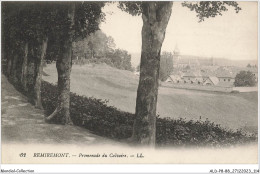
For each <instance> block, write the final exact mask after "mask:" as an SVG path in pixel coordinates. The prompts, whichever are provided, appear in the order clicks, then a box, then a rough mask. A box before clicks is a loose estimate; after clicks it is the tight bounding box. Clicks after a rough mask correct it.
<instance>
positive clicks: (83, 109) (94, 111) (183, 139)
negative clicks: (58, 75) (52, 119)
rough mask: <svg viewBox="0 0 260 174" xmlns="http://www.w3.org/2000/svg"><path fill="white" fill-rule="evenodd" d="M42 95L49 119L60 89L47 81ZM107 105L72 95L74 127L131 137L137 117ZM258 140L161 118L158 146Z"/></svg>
mask: <svg viewBox="0 0 260 174" xmlns="http://www.w3.org/2000/svg"><path fill="white" fill-rule="evenodd" d="M41 91H42V103H43V107H44V109H45V110H46V114H47V115H49V114H51V113H52V112H53V111H54V110H55V106H56V101H57V87H56V86H54V85H52V84H50V83H48V82H45V81H43V82H42V90H41ZM107 102H108V101H107V100H100V99H95V98H89V97H86V96H79V95H77V94H75V93H71V107H70V113H71V119H72V121H73V123H74V124H75V125H77V126H81V127H84V128H86V129H88V130H90V131H92V132H93V133H95V134H97V135H100V136H105V137H109V138H113V139H117V140H118V139H125V138H129V137H131V133H132V127H133V123H134V114H132V113H128V112H123V111H120V110H118V109H116V108H115V107H112V106H107V104H106V103H107ZM256 140H257V136H256V135H247V134H244V133H242V132H241V131H239V130H237V131H231V130H226V129H223V128H221V127H220V125H216V124H214V123H211V122H209V121H208V120H206V121H202V120H198V121H193V120H190V121H187V120H185V119H177V120H174V119H170V118H159V116H158V117H157V124H156V144H157V146H170V145H174V146H188V145H195V146H202V145H206V146H229V145H232V144H238V143H246V142H251V141H256Z"/></svg>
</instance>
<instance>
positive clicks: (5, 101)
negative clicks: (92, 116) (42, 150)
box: [1, 75, 119, 145]
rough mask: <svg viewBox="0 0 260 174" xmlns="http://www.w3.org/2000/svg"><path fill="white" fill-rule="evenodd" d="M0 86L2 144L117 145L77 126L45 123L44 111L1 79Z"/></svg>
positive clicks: (5, 80) (4, 78)
mask: <svg viewBox="0 0 260 174" xmlns="http://www.w3.org/2000/svg"><path fill="white" fill-rule="evenodd" d="M1 84H2V88H1V89H2V98H1V106H2V108H1V113H2V119H1V120H2V122H1V124H2V142H3V143H41V144H63V145H64V144H119V143H118V142H114V141H112V140H110V139H106V138H103V137H100V136H97V135H94V134H92V133H90V132H89V131H88V130H86V129H83V128H80V127H77V126H64V125H56V124H47V123H45V121H44V114H43V111H42V110H39V109H35V108H34V106H32V105H31V104H30V103H28V101H27V99H26V97H25V96H23V95H22V94H21V93H19V92H18V91H16V90H15V88H14V87H13V86H12V85H11V84H10V83H9V82H8V81H7V79H6V77H5V76H3V75H2V82H1Z"/></svg>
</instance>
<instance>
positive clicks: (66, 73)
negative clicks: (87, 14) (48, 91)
mask: <svg viewBox="0 0 260 174" xmlns="http://www.w3.org/2000/svg"><path fill="white" fill-rule="evenodd" d="M74 14H75V4H74V3H73V4H72V5H71V6H70V7H69V10H68V17H69V19H70V21H71V26H73V25H74ZM71 26H70V27H71ZM72 33H73V32H71V33H70V34H65V35H66V36H65V37H63V41H62V42H60V48H61V50H60V55H59V57H58V59H57V62H56V67H57V72H58V102H57V108H56V109H55V111H54V112H53V113H52V114H51V115H50V116H48V117H47V118H46V121H51V120H53V119H54V118H55V117H59V118H58V120H59V121H60V122H61V124H73V123H72V121H71V118H70V72H71V66H72V37H73V34H72Z"/></svg>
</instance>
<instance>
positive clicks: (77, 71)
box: [43, 64, 257, 132]
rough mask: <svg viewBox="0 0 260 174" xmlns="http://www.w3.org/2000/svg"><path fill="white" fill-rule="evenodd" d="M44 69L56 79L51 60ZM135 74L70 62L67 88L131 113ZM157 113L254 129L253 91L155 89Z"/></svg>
mask: <svg viewBox="0 0 260 174" xmlns="http://www.w3.org/2000/svg"><path fill="white" fill-rule="evenodd" d="M44 71H45V72H46V73H47V74H49V75H50V76H44V77H43V79H44V80H46V81H48V82H51V83H56V82H57V71H56V68H55V64H51V65H48V66H47V67H46V68H44ZM137 85H138V77H137V76H135V75H134V74H133V73H132V72H130V71H124V70H118V69H114V68H111V67H109V66H107V65H105V64H102V65H84V66H80V65H73V68H72V73H71V90H72V92H76V93H77V94H80V95H85V96H88V97H91V96H93V97H95V98H99V99H108V100H109V102H108V104H109V105H113V106H115V107H116V108H118V109H120V110H123V111H128V112H132V113H134V111H135V98H136V90H137ZM157 108H158V109H157V110H158V114H160V116H161V117H171V118H179V117H182V118H186V119H187V120H190V119H194V120H198V119H200V117H201V118H202V119H204V120H205V119H206V118H208V119H209V120H210V121H212V122H215V123H217V124H221V125H222V126H224V127H227V128H232V129H240V128H241V129H243V130H246V131H249V132H257V94H256V93H243V94H242V93H241V94H224V93H216V92H203V91H191V90H184V89H174V88H164V87H161V88H160V89H159V98H158V106H157Z"/></svg>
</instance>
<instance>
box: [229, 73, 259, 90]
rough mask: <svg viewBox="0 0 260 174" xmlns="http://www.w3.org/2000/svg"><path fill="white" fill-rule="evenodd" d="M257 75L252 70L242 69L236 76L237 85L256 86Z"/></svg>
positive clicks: (235, 83)
mask: <svg viewBox="0 0 260 174" xmlns="http://www.w3.org/2000/svg"><path fill="white" fill-rule="evenodd" d="M255 84H256V77H255V76H254V74H253V73H252V72H250V71H240V72H239V73H238V74H237V75H236V77H235V82H234V85H235V86H255Z"/></svg>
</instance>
